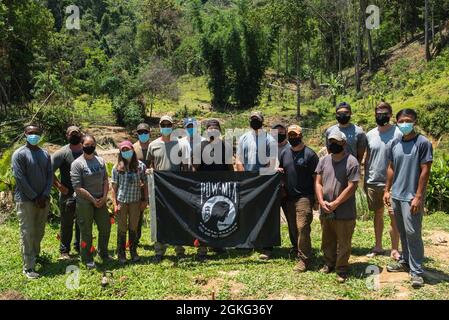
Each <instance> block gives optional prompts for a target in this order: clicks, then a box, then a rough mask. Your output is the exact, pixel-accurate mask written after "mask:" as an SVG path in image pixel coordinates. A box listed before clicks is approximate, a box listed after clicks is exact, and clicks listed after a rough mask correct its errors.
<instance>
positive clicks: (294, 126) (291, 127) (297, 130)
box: [287, 124, 302, 135]
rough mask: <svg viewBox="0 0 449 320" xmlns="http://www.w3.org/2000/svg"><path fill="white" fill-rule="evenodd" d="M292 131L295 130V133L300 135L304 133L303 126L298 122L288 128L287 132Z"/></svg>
mask: <svg viewBox="0 0 449 320" xmlns="http://www.w3.org/2000/svg"><path fill="white" fill-rule="evenodd" d="M290 132H294V133H296V134H298V135H300V134H301V133H302V128H301V127H300V126H297V125H296V124H292V125H291V126H289V127H288V129H287V134H289V133H290Z"/></svg>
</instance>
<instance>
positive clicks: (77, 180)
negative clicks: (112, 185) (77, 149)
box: [70, 156, 108, 201]
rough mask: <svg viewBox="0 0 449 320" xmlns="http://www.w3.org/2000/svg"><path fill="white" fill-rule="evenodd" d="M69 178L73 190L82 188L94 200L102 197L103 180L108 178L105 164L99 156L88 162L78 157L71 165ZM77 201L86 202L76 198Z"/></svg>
mask: <svg viewBox="0 0 449 320" xmlns="http://www.w3.org/2000/svg"><path fill="white" fill-rule="evenodd" d="M70 177H71V180H72V186H73V189H76V188H83V189H85V190H87V192H89V193H90V194H91V195H92V196H93V197H94V198H101V197H102V196H103V184H104V180H106V179H107V178H108V173H107V171H106V164H105V162H104V160H103V158H101V157H99V156H94V158H92V159H90V160H86V158H84V156H82V157H79V158H77V159H76V160H75V161H73V163H72V166H71V168H70ZM77 201H86V200H85V199H82V198H81V197H77Z"/></svg>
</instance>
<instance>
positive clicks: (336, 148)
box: [328, 142, 343, 154]
mask: <svg viewBox="0 0 449 320" xmlns="http://www.w3.org/2000/svg"><path fill="white" fill-rule="evenodd" d="M328 148H329V151H330V152H331V153H333V154H337V153H340V152H342V151H343V146H341V145H339V144H337V143H335V142H334V143H330V144H329V146H328Z"/></svg>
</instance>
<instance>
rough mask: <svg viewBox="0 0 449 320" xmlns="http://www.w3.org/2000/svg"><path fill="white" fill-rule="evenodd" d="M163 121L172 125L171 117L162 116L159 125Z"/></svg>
mask: <svg viewBox="0 0 449 320" xmlns="http://www.w3.org/2000/svg"><path fill="white" fill-rule="evenodd" d="M164 121H168V122H170V123H173V119H172V117H170V116H163V117H162V118H161V120H159V124H161V123H162V122H164Z"/></svg>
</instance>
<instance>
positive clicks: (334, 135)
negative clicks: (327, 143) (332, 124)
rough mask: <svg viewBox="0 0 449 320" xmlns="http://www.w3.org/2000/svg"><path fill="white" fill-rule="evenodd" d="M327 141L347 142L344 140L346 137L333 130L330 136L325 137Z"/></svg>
mask: <svg viewBox="0 0 449 320" xmlns="http://www.w3.org/2000/svg"><path fill="white" fill-rule="evenodd" d="M327 139H328V140H330V139H335V140H337V141H347V140H346V135H345V134H344V133H343V132H341V131H340V130H333V131H332V132H331V133H330V134H329V137H327Z"/></svg>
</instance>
